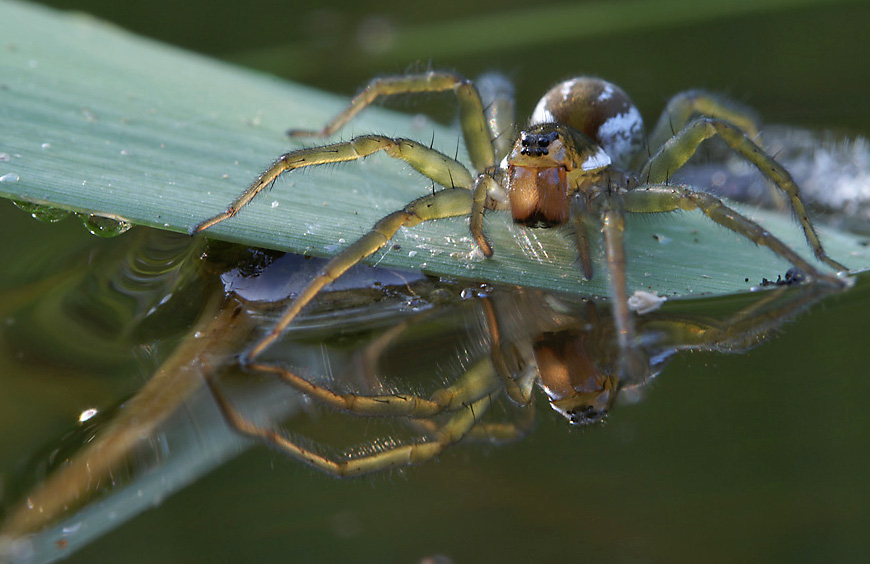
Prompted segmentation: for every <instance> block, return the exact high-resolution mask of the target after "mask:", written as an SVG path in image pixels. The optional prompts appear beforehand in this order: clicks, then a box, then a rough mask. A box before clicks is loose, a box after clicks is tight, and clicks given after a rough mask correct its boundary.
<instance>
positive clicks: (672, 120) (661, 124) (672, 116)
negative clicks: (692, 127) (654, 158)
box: [632, 90, 759, 168]
mask: <svg viewBox="0 0 870 564" xmlns="http://www.w3.org/2000/svg"><path fill="white" fill-rule="evenodd" d="M692 116H707V117H713V118H718V119H722V120H724V121H727V122H729V123H732V124H734V125H735V126H736V127H737V128H738V129H740V130H741V131H742V132H743V133H745V134H746V135H747V136H748V137H749V138H751V139H754V138H756V137H757V136H758V134H759V131H758V118H757V117H756V116H755V112H753V111H752V110H751V109H750V108H747V107H745V106H742V105H740V104H737V103H736V102H734V101H733V100H729V99H728V98H726V97H724V96H720V95H717V94H714V93H712V92H705V91H703V90H687V91H685V92H680V93H678V94H676V95H675V96H673V97H672V98H671V99H670V100H669V101H668V103H667V105H666V106H665V109H664V110H663V111H662V114H661V116H659V120H658V122H657V123H656V125H655V127H654V128H653V130H652V133H650V135H649V137H648V138H647V141H646V147H644V148H643V150H641V151H640V152H639V153H638V154H637V156H636V157H635V159H634V162H633V163H632V168H639V167H640V165H641V163H642V159H643V158H644V156H645V155H652V154H654V153H656V152H658V150H659V149H661V147H662V145H664V144H665V142H666V141H667V140H668V139H670V138H671V137H673V136H674V134H675V133H676V132H677V131H679V130H681V129H683V127H684V126H685V125H686V123H688V122H689V119H690V118H691V117H692Z"/></svg>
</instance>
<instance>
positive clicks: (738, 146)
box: [639, 118, 849, 272]
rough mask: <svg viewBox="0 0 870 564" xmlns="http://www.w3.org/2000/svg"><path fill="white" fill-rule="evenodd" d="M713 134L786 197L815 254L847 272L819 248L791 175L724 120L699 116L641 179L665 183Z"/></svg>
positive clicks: (644, 170)
mask: <svg viewBox="0 0 870 564" xmlns="http://www.w3.org/2000/svg"><path fill="white" fill-rule="evenodd" d="M715 135H718V136H719V137H721V138H722V139H723V140H724V141H725V142H726V143H728V145H729V146H730V147H731V148H732V149H734V150H735V151H736V152H737V153H739V154H740V155H742V156H743V158H745V159H746V160H747V161H749V162H750V163H752V164H753V165H755V166H756V167H757V168H758V170H759V171H761V173H762V174H763V175H764V176H765V177H767V178H768V179H769V180H770V181H771V182H773V183H774V184H775V185H776V186H777V187H778V188H779V189H780V190H782V191H783V192H784V193H785V194H786V196H788V198H789V199H790V201H791V207H792V209H793V210H794V213H795V215H797V218H798V221H800V224H801V227H802V228H803V230H804V235H805V236H806V239H807V242H808V243H809V245H810V246H811V247H812V249H813V252H814V253H815V255H816V257H817V258H818V259H819V260H820V261H822V262H824V263H825V264H827V265H828V266H830V267H832V268H834V269H836V270H837V271H838V272H839V271H848V270H849V269H848V268H846V267H845V266H843V265H842V264H840V263H839V262H837V261H835V260H833V259H832V258H830V257H829V256H828V254H827V253H826V252H825V250H824V248H823V247H822V243H821V241H820V240H819V236H818V235H817V234H816V230H815V228H814V227H813V224H812V222H811V221H810V217H809V215H808V214H807V210H806V207H804V203H803V200H802V199H801V195H800V189H799V188H798V186H797V184H796V183H795V181H794V179H793V178H792V177H791V174H789V173H788V171H787V170H786V169H785V168H783V167H782V165H780V164H779V163H778V162H776V161H775V160H773V158H772V157H771V156H770V155H768V154H767V153H766V152H765V151H764V150H763V149H762V148H761V147H759V146H758V145H756V144H755V142H754V141H752V140H751V139H750V138H749V137H747V136H746V134H745V133H744V132H743V130H742V129H740V128H739V127H737V126H735V125H733V124H731V123H729V122H727V121H723V120H720V119H713V118H698V119H695V120H693V121H691V122H689V123H688V124H687V125H686V126H685V127H684V128H683V129H681V130H680V131H679V132H678V133H677V134H676V135H674V136H673V137H671V138H670V139H669V140H668V141H667V142H665V144H664V145H662V147H661V149H660V150H659V151H658V152H657V153H656V154H654V155H653V156H652V157H650V159H649V160H648V161H647V163H646V164H645V165H644V167H643V168H642V169H641V171H640V173H639V176H640V179H641V180H642V181H645V182H648V183H651V184H656V183H663V182H667V181H668V179H669V178H670V177H671V175H672V174H673V173H674V171H676V170H677V169H679V168H680V167H682V166H683V165H684V164H685V163H686V161H688V160H689V158H690V157H691V156H692V155H693V154H695V151H696V150H697V149H698V146H699V145H700V144H701V143H703V142H704V141H705V140H707V139H709V138H711V137H713V136H715Z"/></svg>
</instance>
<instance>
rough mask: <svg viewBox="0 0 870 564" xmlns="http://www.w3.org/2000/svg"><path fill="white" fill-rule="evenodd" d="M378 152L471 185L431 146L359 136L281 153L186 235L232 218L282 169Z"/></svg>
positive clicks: (460, 168) (461, 169) (447, 182)
mask: <svg viewBox="0 0 870 564" xmlns="http://www.w3.org/2000/svg"><path fill="white" fill-rule="evenodd" d="M378 151H383V152H384V153H386V154H387V155H388V156H390V157H393V158H394V159H399V160H402V161H405V162H406V163H408V164H409V165H411V166H412V167H413V168H415V169H416V170H417V171H419V172H420V173H421V174H423V175H424V176H426V177H428V178H430V179H432V180H434V181H435V182H437V183H438V184H440V185H442V186H445V187H447V188H466V189H470V188H471V185H472V178H471V173H470V172H468V169H467V168H465V166H464V165H463V164H462V163H460V162H459V161H457V160H455V159H452V158H450V157H448V156H447V155H445V154H443V153H441V152H439V151H436V150H435V149H430V148H429V147H426V146H425V145H421V144H420V143H417V142H416V141H412V140H410V139H403V138H397V139H393V138H391V137H384V136H383V135H360V136H359V137H355V138H353V139H351V140H350V141H345V142H342V143H334V144H332V145H324V146H322V147H312V148H310V149H299V150H298V151H291V152H289V153H285V154H283V155H281V156H280V157H278V160H276V161H275V162H274V163H273V164H272V166H270V167H269V168H268V169H267V170H266V171H265V172H264V173H263V174H261V175H260V176H259V178H257V180H255V181H254V183H253V184H251V186H250V187H248V189H247V190H245V191H244V192H243V193H242V195H241V196H239V197H238V198H237V199H236V200H235V201H233V202H232V203H231V204H230V205H229V206H228V207H227V209H226V211H224V212H222V213H219V214H218V215H216V216H214V217H212V218H209V219H206V220H205V221H202V222H200V223H198V224H196V225H195V226H193V227H192V228H191V229H190V234H191V235H195V234H197V233H201V232H202V231H204V230H206V229H208V228H209V227H212V226H214V225H216V224H218V223H220V222H222V221H225V220H227V219H229V218H231V217H233V216H234V215H236V214H237V213H238V212H239V210H241V209H242V208H243V207H245V206H246V205H248V203H249V202H250V201H251V200H253V199H254V198H255V197H256V196H257V194H259V193H260V192H261V191H262V190H263V188H265V187H266V186H269V185H270V184H271V183H272V182H274V181H275V180H276V179H277V178H278V177H279V176H280V175H282V174H284V173H285V172H288V171H291V170H295V169H298V168H302V167H306V166H316V165H323V164H330V163H340V162H347V161H354V160H358V159H362V158H365V157H367V156H369V155H371V154H373V153H376V152H378Z"/></svg>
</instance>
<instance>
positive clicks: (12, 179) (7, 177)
mask: <svg viewBox="0 0 870 564" xmlns="http://www.w3.org/2000/svg"><path fill="white" fill-rule="evenodd" d="M19 180H21V178H20V177H19V176H18V175H17V174H15V173H14V172H8V173H6V174H4V175H3V176H0V182H5V183H7V184H15V183H16V182H18V181H19Z"/></svg>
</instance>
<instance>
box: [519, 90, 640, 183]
mask: <svg viewBox="0 0 870 564" xmlns="http://www.w3.org/2000/svg"><path fill="white" fill-rule="evenodd" d="M541 123H562V124H565V125H567V126H569V127H572V128H573V129H576V130H577V131H579V132H581V133H583V134H585V135H587V136H588V137H589V138H590V139H592V140H594V141H595V142H596V143H598V145H600V146H601V148H602V149H604V150H605V151H606V152H607V154H608V155H610V158H611V160H612V161H613V164H615V165H616V166H617V167H619V168H625V167H626V166H627V165H628V163H629V162H630V161H631V159H632V157H633V156H634V154H635V153H637V151H638V150H639V149H640V147H641V146H642V145H643V119H642V118H641V116H640V112H639V111H638V110H637V108H636V107H635V105H634V103H633V102H632V101H631V98H629V97H628V94H626V93H625V92H624V91H623V90H622V89H621V88H620V87H618V86H616V85H615V84H612V83H610V82H607V81H606V80H602V79H600V78H594V77H588V76H583V77H578V78H572V79H569V80H566V81H564V82H560V83H559V84H557V85H556V86H554V87H553V88H551V89H550V91H549V92H547V93H546V94H545V95H544V97H543V98H541V100H540V101H539V102H538V105H537V106H536V107H535V111H534V112H533V113H532V117H531V124H532V125H536V124H541Z"/></svg>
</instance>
